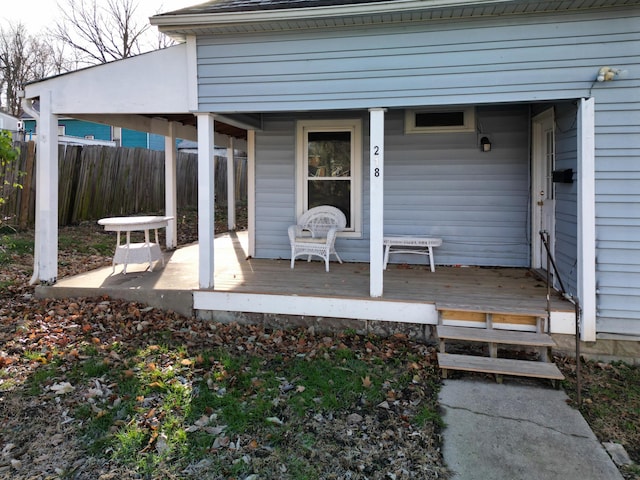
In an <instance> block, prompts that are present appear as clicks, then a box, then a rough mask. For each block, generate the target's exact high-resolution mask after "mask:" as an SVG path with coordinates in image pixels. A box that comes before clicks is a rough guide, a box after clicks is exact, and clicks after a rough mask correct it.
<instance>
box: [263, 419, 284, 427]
mask: <svg viewBox="0 0 640 480" xmlns="http://www.w3.org/2000/svg"><path fill="white" fill-rule="evenodd" d="M265 420H266V421H267V422H269V423H273V424H275V425H283V424H284V422H283V421H282V420H280V419H279V418H278V417H267V418H266V419H265Z"/></svg>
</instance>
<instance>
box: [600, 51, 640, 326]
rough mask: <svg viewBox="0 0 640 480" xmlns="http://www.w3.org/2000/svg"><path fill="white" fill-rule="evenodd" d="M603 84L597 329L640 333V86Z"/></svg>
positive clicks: (601, 92)
mask: <svg viewBox="0 0 640 480" xmlns="http://www.w3.org/2000/svg"><path fill="white" fill-rule="evenodd" d="M636 62H637V63H640V61H639V60H638V58H636ZM638 68H639V67H638V66H637V65H636V70H635V77H636V78H637V76H638V74H639V72H638ZM612 86H613V85H612ZM604 87H605V85H602V88H601V89H599V90H598V91H595V90H594V95H595V96H596V212H595V213H596V249H597V250H596V275H597V277H596V278H597V288H598V298H597V300H598V301H597V308H598V319H597V330H598V332H606V333H620V334H633V335H640V89H638V88H636V89H635V90H630V89H629V90H625V89H622V88H618V89H615V88H613V89H612V88H609V89H605V88H604Z"/></svg>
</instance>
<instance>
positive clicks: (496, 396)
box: [439, 379, 623, 480]
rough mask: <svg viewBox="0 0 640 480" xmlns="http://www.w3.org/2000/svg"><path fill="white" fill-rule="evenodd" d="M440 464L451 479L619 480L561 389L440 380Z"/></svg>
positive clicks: (478, 381) (514, 382) (604, 454)
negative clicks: (441, 417)
mask: <svg viewBox="0 0 640 480" xmlns="http://www.w3.org/2000/svg"><path fill="white" fill-rule="evenodd" d="M439 399H440V404H441V406H442V407H443V409H444V416H443V420H444V422H445V424H446V427H445V429H444V449H443V454H444V460H445V462H446V463H447V465H448V466H449V468H450V469H451V470H452V471H453V472H454V476H453V477H452V478H453V479H454V480H519V479H530V478H534V479H536V480H558V479H562V480H604V479H606V480H622V478H623V477H622V475H621V474H620V472H619V471H618V469H617V468H616V466H615V465H614V463H613V461H612V460H611V459H610V457H609V455H608V454H607V453H606V451H605V450H604V447H602V445H601V444H600V443H599V442H598V440H597V439H596V437H595V435H594V433H593V432H592V431H591V429H590V428H589V425H588V424H587V422H586V421H585V420H584V418H583V417H582V415H581V414H580V412H578V410H576V409H574V408H572V407H570V406H569V405H568V404H567V399H568V397H567V396H566V394H565V393H564V392H563V391H562V390H554V389H552V388H551V387H550V386H549V387H544V386H542V385H533V384H531V385H530V384H527V383H526V382H519V381H518V380H511V381H507V379H505V383H504V384H502V385H500V384H497V383H495V382H490V381H483V380H478V379H454V380H446V381H445V384H444V386H443V388H442V390H441V391H440V397H439Z"/></svg>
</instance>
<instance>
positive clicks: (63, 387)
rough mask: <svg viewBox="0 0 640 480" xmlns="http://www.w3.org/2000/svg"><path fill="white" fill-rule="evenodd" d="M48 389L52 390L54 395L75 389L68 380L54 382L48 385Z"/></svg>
mask: <svg viewBox="0 0 640 480" xmlns="http://www.w3.org/2000/svg"><path fill="white" fill-rule="evenodd" d="M49 389H50V390H52V391H54V392H55V393H56V395H64V394H65V393H71V392H73V391H74V390H75V387H74V386H73V385H71V384H70V383H69V382H61V383H54V384H53V385H51V386H50V387H49Z"/></svg>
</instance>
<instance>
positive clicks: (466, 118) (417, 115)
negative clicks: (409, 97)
mask: <svg viewBox="0 0 640 480" xmlns="http://www.w3.org/2000/svg"><path fill="white" fill-rule="evenodd" d="M475 129H476V121H475V109H474V108H473V107H459V108H455V107H454V108H452V107H447V108H429V109H424V110H407V111H406V112H405V121H404V131H405V133H447V132H474V131H475Z"/></svg>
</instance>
